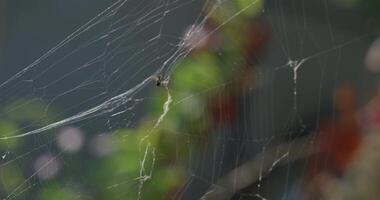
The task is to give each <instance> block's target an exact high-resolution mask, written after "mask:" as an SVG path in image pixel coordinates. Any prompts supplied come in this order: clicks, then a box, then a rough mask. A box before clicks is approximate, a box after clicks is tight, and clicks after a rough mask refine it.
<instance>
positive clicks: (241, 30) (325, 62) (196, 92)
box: [0, 0, 380, 200]
mask: <svg viewBox="0 0 380 200" xmlns="http://www.w3.org/2000/svg"><path fill="white" fill-rule="evenodd" d="M152 2H153V1H152ZM154 2H156V1H154ZM157 2H158V4H163V2H161V1H157ZM208 2H209V3H210V4H212V3H215V2H213V1H208ZM111 3H113V1H112V0H106V1H104V0H65V1H63V0H35V1H26V0H1V1H0V68H1V73H0V80H1V81H0V82H1V83H3V82H5V81H7V80H9V78H10V77H11V76H12V75H14V74H16V73H17V72H19V71H22V70H23V69H24V68H25V66H28V65H29V64H30V63H33V61H35V60H36V59H37V58H39V57H40V56H41V55H43V54H44V53H45V52H46V51H48V50H49V49H50V48H51V47H53V46H54V45H55V44H57V43H58V42H57V41H61V40H62V38H65V37H67V36H68V35H69V34H70V33H71V32H73V30H75V29H76V28H77V27H79V26H80V25H82V24H85V23H86V22H87V21H88V20H89V19H91V18H92V17H93V16H96V15H97V14H98V13H99V12H101V11H102V10H104V9H105V8H107V7H108V6H109V5H110V4H111ZM203 3H204V1H201V0H199V1H194V2H192V3H191V4H189V5H188V6H184V9H181V10H180V11H178V12H174V13H175V14H173V17H172V18H170V17H168V19H167V20H165V25H164V26H163V29H164V32H165V34H167V35H170V37H172V38H178V37H183V35H184V33H188V32H189V31H190V32H191V31H192V34H191V35H190V36H189V37H188V38H187V39H186V40H185V41H184V46H185V47H187V48H189V49H190V50H189V52H190V53H189V55H188V56H187V57H186V58H184V59H183V60H181V61H180V62H178V64H177V66H176V68H175V70H174V71H173V72H172V74H171V75H170V82H169V85H168V87H167V88H166V85H163V86H162V87H155V86H152V87H149V89H147V90H144V91H143V92H142V94H141V95H140V96H139V97H141V99H144V100H143V103H142V104H138V105H137V106H136V107H134V106H133V108H134V109H133V110H132V111H131V112H127V114H123V115H122V116H121V117H118V116H117V115H115V116H116V117H114V115H105V116H101V117H99V118H95V119H89V120H84V121H81V122H76V123H72V124H69V125H65V126H62V127H57V128H54V129H52V130H48V131H45V132H41V133H38V134H34V135H31V136H27V137H20V138H15V139H6V140H0V152H1V156H2V157H1V158H0V197H1V198H2V199H41V200H50V199H54V200H55V199H57V200H72V199H80V200H92V199H94V200H95V199H107V200H108V199H109V200H118V199H200V198H203V199H335V200H336V199H376V197H378V196H379V190H378V188H379V187H380V173H379V172H378V170H376V169H378V166H379V165H380V156H378V155H377V152H378V148H379V147H380V137H379V133H378V131H379V128H380V93H378V86H379V80H378V78H379V75H378V73H379V72H380V40H379V39H378V38H377V36H378V33H379V31H380V30H379V19H380V15H379V13H380V2H379V1H377V0H324V1H323V0H320V1H307V0H289V1H279V0H267V1H265V0H256V2H255V3H254V4H253V5H251V4H252V1H250V0H236V1H230V2H225V3H223V4H221V6H220V7H218V9H217V10H216V12H212V15H211V16H210V17H209V18H207V21H206V23H205V24H204V26H201V27H195V28H198V29H196V30H194V27H193V29H191V26H190V25H191V24H190V23H191V22H192V21H193V20H192V19H194V18H196V17H197V16H199V15H200V14H201V15H207V14H208V13H209V12H210V10H208V9H207V8H206V9H201V8H202V5H203ZM147 4H148V3H147ZM136 5H137V4H136ZM139 5H142V4H141V2H140V4H139ZM131 7H133V4H131ZM136 7H137V6H136ZM143 8H144V6H143ZM147 8H148V7H147ZM247 8H248V9H247ZM144 11H145V12H149V11H150V10H149V9H147V10H144ZM240 11H242V12H241V13H240V14H239V15H238V16H236V17H235V18H233V20H231V21H230V17H231V16H233V15H234V14H235V13H237V12H240ZM177 14H178V15H177ZM140 15H141V16H142V15H143V14H140ZM227 21H228V22H229V23H226V22H227ZM221 25H222V26H221ZM95 31H97V30H95ZM131 41H132V42H134V41H139V42H140V43H142V42H141V41H144V36H141V37H140V35H137V36H134V37H132V39H131ZM77 42H78V43H80V42H81V40H79V41H77ZM168 43H171V42H168ZM143 47H144V46H143ZM190 47H192V48H190ZM68 49H69V51H72V50H74V48H72V47H69V48H68ZM91 51H94V52H95V51H97V48H94V50H91ZM131 51H142V50H141V48H140V47H139V46H133V47H132V50H131ZM159 51H160V52H159V54H165V53H166V51H165V49H160V50H159ZM87 54H89V55H90V52H89V51H86V53H81V54H80V55H78V57H75V58H73V60H72V61H69V62H67V63H65V64H62V65H58V67H60V68H53V70H50V71H49V69H46V70H47V71H49V76H46V77H42V78H40V76H39V74H40V73H41V74H43V73H45V69H44V68H39V69H37V70H35V71H32V72H31V75H26V76H25V77H24V76H22V77H20V78H17V79H16V80H14V81H13V82H10V83H9V84H8V85H9V87H0V95H1V96H0V105H1V107H0V108H1V110H2V112H1V115H0V134H1V135H2V136H3V137H5V136H11V135H13V136H14V135H18V134H22V133H25V132H27V131H30V130H34V129H38V128H40V127H42V126H44V125H47V124H50V123H52V122H56V121H59V120H62V119H64V118H67V117H69V116H70V115H72V114H73V113H78V112H81V111H84V110H86V109H88V108H89V107H91V106H93V105H97V104H99V103H101V102H102V101H101V99H100V100H94V101H92V100H91V98H93V97H97V95H98V94H99V93H103V92H104V93H109V94H115V93H116V94H117V92H118V91H119V90H118V89H115V88H117V87H119V85H125V88H131V87H133V86H134V83H135V82H137V83H138V82H139V81H142V80H143V78H144V77H145V75H146V74H152V71H149V70H147V72H146V73H142V74H136V75H133V76H130V77H129V75H130V74H133V73H134V72H137V71H138V70H140V65H128V66H126V69H124V70H125V71H124V72H126V73H125V74H123V76H122V78H118V79H116V80H115V81H114V82H107V81H103V80H102V79H101V78H99V81H98V80H96V81H92V79H91V81H90V82H89V84H87V82H85V81H84V82H81V81H82V80H86V78H88V77H89V76H90V75H89V74H90V73H89V72H88V71H85V70H84V71H79V70H78V71H74V69H75V68H73V69H70V66H71V65H74V64H76V63H80V62H81V61H80V59H81V57H82V56H83V57H86V56H87ZM59 55H60V54H58V55H56V56H53V57H52V58H51V59H52V60H53V61H52V63H54V61H55V60H58V59H60V57H59ZM84 59H87V58H84ZM142 59H143V61H141V62H142V63H143V64H149V63H148V62H149V59H152V58H150V57H145V56H143V57H142ZM144 59H146V60H144ZM135 63H136V64H137V63H138V62H137V61H136V62H135ZM45 66H48V65H47V64H46V65H45ZM66 67H67V68H66ZM73 67H75V66H73ZM298 67H300V68H298ZM65 68H66V70H67V69H69V70H68V71H69V72H73V73H72V74H74V75H73V76H70V77H69V78H67V79H65V81H64V82H62V83H59V84H57V86H54V87H52V88H48V89H46V88H44V89H41V87H40V86H41V85H43V84H49V83H51V82H54V80H55V79H57V78H58V77H61V76H62V74H64V73H65V71H64V70H65ZM90 70H91V69H90ZM141 70H145V69H144V68H142V67H141ZM66 72H67V71H66ZM111 72H117V70H115V69H112V68H111ZM105 73H107V72H105ZM92 75H93V74H91V76H92ZM166 75H167V74H166ZM93 77H95V78H94V79H98V77H97V76H95V75H94V76H93ZM130 79H131V82H128V81H130ZM132 79H133V80H132ZM79 83H80V85H81V89H80V90H78V91H76V93H75V94H73V95H67V96H66V94H65V93H66V92H65V90H62V89H60V87H66V88H68V89H74V88H76V86H79ZM125 83H127V84H125ZM82 86H83V87H82ZM82 88H84V89H82ZM68 91H69V90H68ZM168 92H170V95H171V97H172V99H173V100H174V101H173V102H172V103H171V105H170V111H169V112H168V113H167V115H166V116H165V118H164V120H163V121H162V123H161V124H159V126H158V127H156V128H153V127H155V123H156V121H157V119H159V118H160V116H161V115H162V113H163V106H164V105H165V102H167V101H168ZM68 93H71V92H68ZM102 98H103V97H102ZM87 99H90V100H91V102H90V103H88V102H87ZM95 99H96V98H95ZM105 99H106V98H105ZM136 102H137V101H136ZM136 102H135V103H136ZM10 134H11V135H10Z"/></svg>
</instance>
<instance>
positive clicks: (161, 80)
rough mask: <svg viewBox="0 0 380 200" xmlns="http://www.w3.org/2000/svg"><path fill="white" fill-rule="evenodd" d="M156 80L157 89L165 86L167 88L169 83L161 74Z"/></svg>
mask: <svg viewBox="0 0 380 200" xmlns="http://www.w3.org/2000/svg"><path fill="white" fill-rule="evenodd" d="M154 80H155V81H156V86H157V87H160V86H165V87H166V86H167V83H168V81H167V80H164V77H163V76H162V75H161V74H159V75H157V76H155V77H154Z"/></svg>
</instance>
